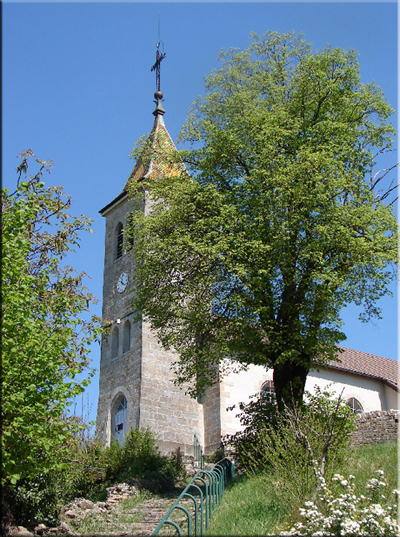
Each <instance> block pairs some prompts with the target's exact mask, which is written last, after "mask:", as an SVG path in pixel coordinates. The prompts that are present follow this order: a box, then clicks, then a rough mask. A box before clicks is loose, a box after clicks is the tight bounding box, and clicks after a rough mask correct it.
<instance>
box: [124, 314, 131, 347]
mask: <svg viewBox="0 0 400 537" xmlns="http://www.w3.org/2000/svg"><path fill="white" fill-rule="evenodd" d="M130 348H131V323H130V322H129V321H126V322H125V324H124V344H123V352H127V351H129V349H130Z"/></svg>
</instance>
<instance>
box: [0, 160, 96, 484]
mask: <svg viewBox="0 0 400 537" xmlns="http://www.w3.org/2000/svg"><path fill="white" fill-rule="evenodd" d="M19 156H20V157H22V162H21V164H20V165H19V166H18V168H17V173H18V185H17V189H16V191H15V192H14V193H12V194H10V193H9V192H8V191H7V190H6V189H4V190H3V191H2V306H1V307H2V310H1V313H2V404H1V440H2V459H3V460H2V463H3V482H6V483H16V482H17V481H18V479H20V478H23V477H29V476H34V475H35V474H37V473H39V472H43V471H46V470H48V469H54V468H55V467H56V466H57V464H58V463H60V462H61V460H62V455H63V449H64V447H65V446H66V445H67V444H68V441H69V440H70V439H71V438H72V437H73V435H74V434H76V433H77V431H78V429H79V428H80V427H81V425H80V424H79V421H78V420H74V419H73V418H68V417H67V415H66V407H67V406H68V405H69V404H70V403H69V401H70V400H71V398H73V397H74V396H76V395H78V394H80V393H81V392H82V391H83V390H84V387H85V386H87V384H88V383H89V382H90V378H91V377H92V376H93V374H94V370H93V368H92V367H91V366H90V360H89V358H88V353H89V344H90V343H91V342H92V341H93V340H95V339H96V338H97V337H98V335H99V334H100V332H101V326H100V322H99V319H98V318H96V317H94V316H93V317H90V316H89V315H88V314H87V312H88V307H89V304H90V303H91V302H93V301H94V297H93V296H92V295H91V294H90V293H89V292H88V291H87V289H86V288H85V287H84V286H83V284H82V279H83V278H84V276H85V274H84V273H80V274H78V273H75V271H73V269H72V268H71V267H69V266H65V265H64V258H65V256H66V254H67V253H68V252H70V251H71V250H72V249H73V248H74V247H75V246H78V245H79V244H78V243H79V238H78V234H79V232H80V231H83V230H88V231H90V220H89V219H88V218H87V217H85V216H81V217H80V218H75V217H71V216H70V215H69V214H68V213H69V208H70V205H71V200H70V199H69V198H68V197H66V196H65V195H64V194H63V191H62V188H58V187H50V188H46V187H45V186H44V183H43V182H42V180H41V179H42V176H43V172H44V171H49V169H50V167H51V165H52V163H51V161H48V162H45V161H41V160H39V159H37V160H36V161H37V163H38V164H39V169H38V171H37V173H36V174H35V175H34V176H28V175H27V169H28V159H29V158H30V157H33V156H34V155H33V153H32V151H30V150H28V151H26V152H25V153H22V154H21V155H19ZM83 373H85V375H82V374H83ZM84 377H86V378H84Z"/></svg>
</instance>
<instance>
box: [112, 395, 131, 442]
mask: <svg viewBox="0 0 400 537" xmlns="http://www.w3.org/2000/svg"><path fill="white" fill-rule="evenodd" d="M114 408H115V415H114V424H113V437H114V438H115V439H116V440H118V441H119V443H120V444H121V445H122V446H123V445H124V443H125V432H126V417H127V412H128V403H127V401H126V398H125V396H123V395H121V396H120V398H119V399H118V400H117V402H116V405H115V406H114Z"/></svg>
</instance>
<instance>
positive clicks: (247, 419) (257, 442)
mask: <svg viewBox="0 0 400 537" xmlns="http://www.w3.org/2000/svg"><path fill="white" fill-rule="evenodd" d="M245 410H246V411H247V414H244V415H243V416H242V417H241V421H242V423H246V425H247V427H246V428H245V430H244V431H242V432H241V433H238V434H237V435H234V436H233V437H232V438H231V439H230V441H231V443H232V444H233V445H234V448H235V454H236V457H237V458H238V459H239V464H240V465H241V467H242V469H243V470H244V471H245V472H247V473H254V472H259V471H265V470H268V468H269V469H270V470H272V471H273V472H274V474H275V475H276V476H277V491H278V493H279V494H280V495H281V497H282V498H283V499H285V500H287V501H288V502H289V501H293V500H295V501H297V502H301V501H303V500H304V498H305V497H309V496H310V495H315V494H316V491H317V490H318V486H319V479H318V478H319V475H322V476H324V475H325V474H326V473H327V474H328V475H333V473H334V472H335V471H336V469H337V468H338V467H339V466H340V465H341V464H342V463H343V460H344V459H345V458H346V457H347V456H348V454H349V450H350V435H351V433H352V431H353V430H354V428H355V424H354V415H353V414H352V413H351V411H350V409H349V407H348V406H347V404H346V402H345V401H343V400H342V398H341V396H339V397H336V398H335V397H333V396H332V394H331V393H330V392H329V390H326V391H321V390H320V389H319V388H317V387H316V391H315V394H310V393H307V394H306V402H305V403H303V404H302V405H300V406H296V405H294V404H293V405H292V406H290V407H289V406H285V408H284V411H283V412H279V411H278V409H277V407H276V405H274V404H273V403H271V402H269V401H266V402H265V401H263V400H262V399H260V400H259V401H258V402H253V403H252V404H250V405H247V407H245ZM254 425H256V428H253V427H254Z"/></svg>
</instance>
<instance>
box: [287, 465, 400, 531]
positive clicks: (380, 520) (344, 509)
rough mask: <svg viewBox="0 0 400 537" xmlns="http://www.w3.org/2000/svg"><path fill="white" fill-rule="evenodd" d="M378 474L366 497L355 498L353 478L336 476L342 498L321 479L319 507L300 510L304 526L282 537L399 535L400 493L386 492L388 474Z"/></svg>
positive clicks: (333, 480)
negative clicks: (398, 511) (399, 510)
mask: <svg viewBox="0 0 400 537" xmlns="http://www.w3.org/2000/svg"><path fill="white" fill-rule="evenodd" d="M378 472H379V478H378V479H376V478H372V479H370V481H369V482H368V484H367V495H366V496H364V495H363V494H361V495H360V496H357V495H356V494H355V492H356V491H355V484H354V476H352V475H349V477H348V479H345V478H344V477H343V476H341V475H340V474H335V476H334V477H333V478H332V482H333V484H335V483H337V484H339V486H340V487H341V489H342V490H341V491H340V493H339V494H338V495H336V494H334V492H332V490H330V489H329V488H328V487H327V485H326V482H325V480H324V479H323V478H322V477H321V478H320V479H321V492H320V495H319V498H318V504H315V503H314V502H305V504H304V506H305V507H304V508H302V509H300V514H301V516H302V517H303V518H304V519H305V520H304V522H298V523H297V524H295V526H293V527H292V528H291V529H290V530H289V531H288V532H282V533H281V535H315V536H325V535H327V536H328V535H332V536H341V535H392V536H396V535H399V532H400V526H399V525H398V523H397V510H398V498H399V495H400V491H398V490H393V491H392V493H391V494H390V493H388V492H386V487H387V486H388V485H387V483H386V481H385V477H384V475H385V474H384V472H383V470H379V471H378ZM391 501H392V502H393V501H394V503H391ZM385 504H386V505H385Z"/></svg>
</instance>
